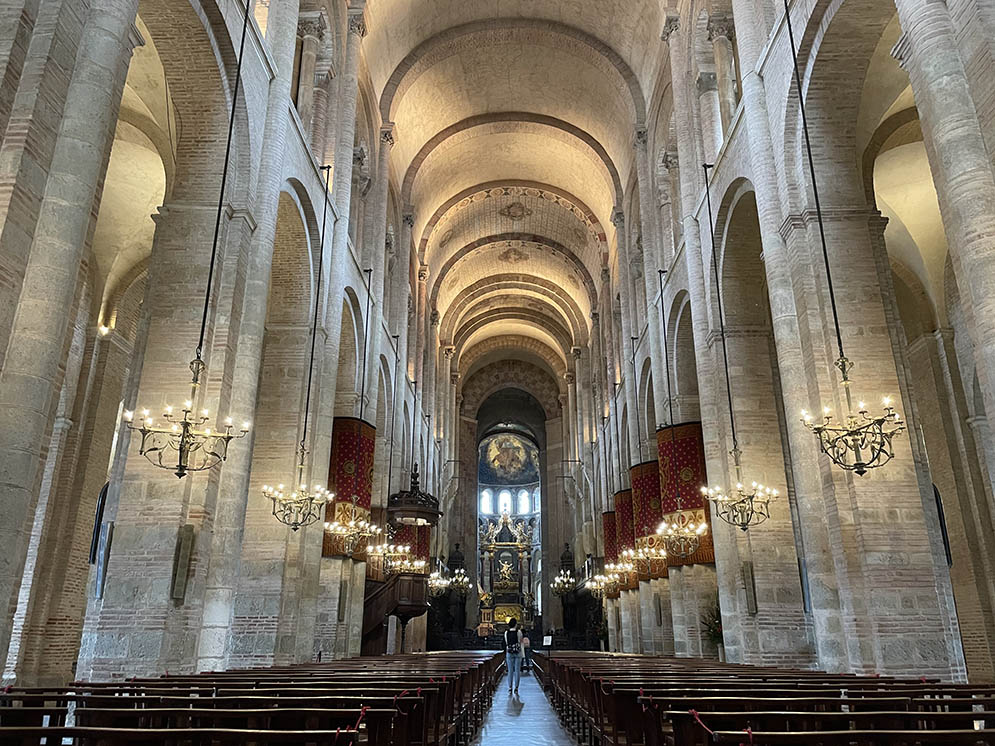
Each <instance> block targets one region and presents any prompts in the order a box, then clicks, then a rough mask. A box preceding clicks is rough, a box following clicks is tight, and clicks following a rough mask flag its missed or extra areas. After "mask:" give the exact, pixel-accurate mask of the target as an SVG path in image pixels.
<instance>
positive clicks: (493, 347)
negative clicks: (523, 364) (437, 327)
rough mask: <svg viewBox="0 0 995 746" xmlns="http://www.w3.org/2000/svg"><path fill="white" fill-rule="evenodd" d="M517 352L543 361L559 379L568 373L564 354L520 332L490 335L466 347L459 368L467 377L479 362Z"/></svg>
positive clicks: (509, 355)
mask: <svg viewBox="0 0 995 746" xmlns="http://www.w3.org/2000/svg"><path fill="white" fill-rule="evenodd" d="M516 354H520V355H521V356H522V357H523V358H527V357H532V358H535V359H536V360H539V361H541V362H542V363H543V364H545V365H546V366H548V368H549V372H550V373H552V374H553V375H554V376H556V378H557V379H559V378H561V377H563V376H564V375H566V373H567V366H566V363H565V362H564V360H563V358H562V356H561V355H560V354H559V353H558V352H556V351H555V350H554V349H553V348H552V347H550V346H549V345H546V344H543V343H542V342H540V341H539V340H537V339H533V338H531V337H524V336H522V335H518V334H502V335H500V336H497V337H489V338H488V339H485V340H482V341H480V342H477V343H476V344H474V345H472V346H470V347H468V348H465V349H464V350H463V351H462V354H461V355H460V356H459V359H458V365H459V370H460V373H461V374H462V376H463V377H464V378H467V377H469V376H471V375H473V374H474V373H475V372H476V367H475V366H477V365H478V363H479V364H486V362H488V361H489V360H490V358H491V357H492V356H494V355H506V356H508V357H509V358H510V357H511V356H512V355H516Z"/></svg>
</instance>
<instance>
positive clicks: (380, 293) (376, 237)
mask: <svg viewBox="0 0 995 746" xmlns="http://www.w3.org/2000/svg"><path fill="white" fill-rule="evenodd" d="M393 145H394V125H393V124H392V123H390V122H388V123H386V124H384V125H383V126H382V127H381V128H380V152H379V157H378V160H377V176H376V182H375V183H374V189H375V191H374V194H373V209H372V222H373V231H372V250H371V252H370V256H371V259H372V265H373V275H372V278H371V281H370V282H371V284H370V292H371V293H372V294H373V302H372V303H371V305H370V338H369V341H368V343H367V345H366V349H365V350H364V351H363V354H364V355H366V397H367V401H368V403H367V404H363V403H361V404H360V406H365V407H366V413H365V417H364V419H366V420H367V421H370V422H373V421H376V411H377V407H378V403H377V381H378V379H379V375H380V362H379V361H380V350H381V349H382V348H383V346H384V342H385V341H386V340H384V339H383V335H384V316H385V306H386V302H387V301H386V298H387V294H386V292H385V279H386V274H387V192H388V190H389V188H390V150H391V148H392V147H393Z"/></svg>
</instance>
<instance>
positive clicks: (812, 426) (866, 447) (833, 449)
mask: <svg viewBox="0 0 995 746" xmlns="http://www.w3.org/2000/svg"><path fill="white" fill-rule="evenodd" d="M784 19H785V24H786V26H787V29H788V40H789V41H790V43H791V59H792V61H793V63H794V72H795V84H796V85H797V86H798V109H799V111H800V114H801V120H802V132H803V134H804V137H805V152H806V155H807V158H808V168H809V175H810V177H811V179H812V194H813V197H814V200H815V215H816V218H817V221H818V224H819V238H820V240H821V241H822V259H823V262H824V263H825V267H826V287H827V289H828V291H829V302H830V306H831V307H832V311H833V327H834V329H835V331H836V345H837V348H838V349H839V358H838V359H837V360H836V363H835V366H836V368H838V369H839V372H840V385H841V386H842V387H843V397H844V399H845V400H846V414H845V415H844V416H843V418H842V419H841V420H840V421H838V422H836V423H835V424H834V422H833V416H832V413H831V410H830V409H829V407H823V409H822V417H821V418H819V419H816V418H815V417H813V416H812V415H811V414H809V413H808V412H807V411H805V410H802V423H803V424H804V425H805V427H807V428H808V429H809V430H811V431H812V432H813V433H814V434H815V436H816V438H818V439H819V448H820V449H821V450H822V452H823V453H825V454H826V455H827V456H829V458H830V460H831V461H832V462H833V463H834V464H836V465H837V466H838V467H840V468H841V469H844V470H846V471H852V472H854V473H855V474H857V475H858V476H863V475H864V474H866V473H867V471H868V469H874V468H877V467H879V466H884V465H885V464H887V463H888V462H889V461H891V459H892V458H894V456H895V450H894V448H893V447H892V441H893V440H894V438H895V436H896V435H898V434H900V433H901V432H903V431H904V430H905V423H904V422H903V421H902V419H901V417H900V416H899V414H898V413H897V412H896V411H895V408H894V407H893V406H892V405H891V399H890V398H889V397H887V396H886V397H884V399H883V400H882V406H883V410H882V411H881V412H880V413H879V414H873V415H872V414H871V413H870V412H868V410H867V407H866V405H865V404H864V402H858V403H857V410H856V412H854V406H853V393H852V391H851V383H852V381H851V380H850V371H851V370H852V368H853V362H851V361H850V360H849V359H848V358H847V356H846V354H845V353H844V351H843V334H842V332H841V331H840V318H839V312H838V311H837V308H836V292H835V290H834V288H833V275H832V272H831V270H830V267H829V249H828V248H827V246H826V228H825V224H824V222H823V218H822V203H821V202H820V200H819V185H818V182H817V181H816V178H815V161H814V159H813V158H812V142H811V139H810V137H809V131H808V115H807V113H806V111H805V95H804V91H803V89H802V78H801V70H800V69H799V66H798V50H797V48H796V45H795V33H794V29H793V28H792V26H791V9H790V7H789V5H788V0H784Z"/></svg>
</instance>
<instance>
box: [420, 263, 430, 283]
mask: <svg viewBox="0 0 995 746" xmlns="http://www.w3.org/2000/svg"><path fill="white" fill-rule="evenodd" d="M427 281H428V265H427V264H422V265H420V266H419V267H418V282H427Z"/></svg>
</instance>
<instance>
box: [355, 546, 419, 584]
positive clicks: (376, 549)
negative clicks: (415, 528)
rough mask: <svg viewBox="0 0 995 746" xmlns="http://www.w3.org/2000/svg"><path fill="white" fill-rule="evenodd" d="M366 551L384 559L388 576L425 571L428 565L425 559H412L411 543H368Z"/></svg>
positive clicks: (372, 555) (384, 567) (385, 573)
mask: <svg viewBox="0 0 995 746" xmlns="http://www.w3.org/2000/svg"><path fill="white" fill-rule="evenodd" d="M366 553H367V555H369V556H370V557H379V558H380V559H381V560H382V561H383V571H384V575H386V576H387V577H390V576H391V575H397V574H399V573H412V572H424V571H425V568H426V567H427V563H426V562H425V560H415V559H411V546H410V545H409V544H387V543H384V544H378V545H375V546H374V545H368V546H367V547H366Z"/></svg>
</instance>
